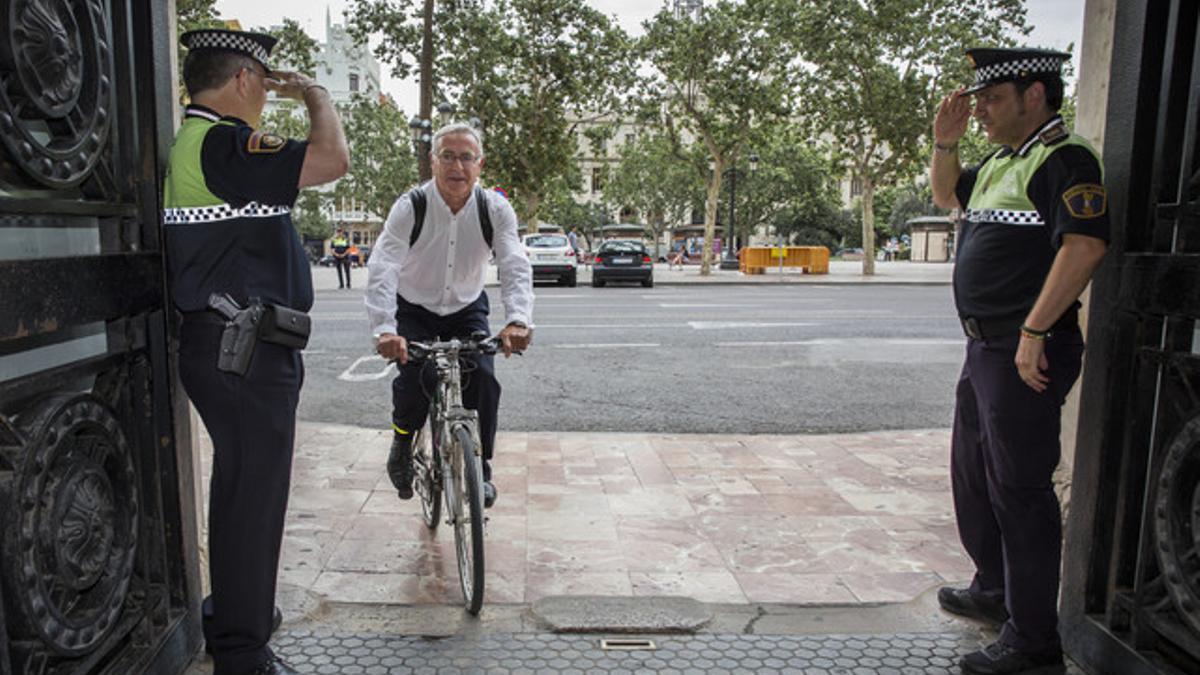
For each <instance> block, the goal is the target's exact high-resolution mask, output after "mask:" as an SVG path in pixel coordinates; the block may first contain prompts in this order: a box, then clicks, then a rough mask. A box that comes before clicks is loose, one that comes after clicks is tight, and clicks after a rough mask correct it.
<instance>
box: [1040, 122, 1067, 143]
mask: <svg viewBox="0 0 1200 675" xmlns="http://www.w3.org/2000/svg"><path fill="white" fill-rule="evenodd" d="M1070 135H1071V134H1070V132H1068V131H1067V128H1066V127H1064V126H1063V125H1061V124H1055V125H1054V126H1052V127H1050V128H1049V129H1047V130H1045V131H1043V132H1042V133H1040V134H1038V140H1039V141H1041V142H1042V145H1054V144H1055V143H1058V142H1059V141H1061V140H1063V139H1065V138H1066V137H1067V136H1070Z"/></svg>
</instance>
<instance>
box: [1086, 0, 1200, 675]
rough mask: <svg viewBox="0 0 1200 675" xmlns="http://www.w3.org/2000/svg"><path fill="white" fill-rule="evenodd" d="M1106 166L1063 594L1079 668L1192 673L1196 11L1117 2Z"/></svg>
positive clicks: (1196, 443) (1199, 271)
mask: <svg viewBox="0 0 1200 675" xmlns="http://www.w3.org/2000/svg"><path fill="white" fill-rule="evenodd" d="M1116 5H1117V15H1116V30H1115V31H1114V45H1113V59H1112V62H1113V67H1112V78H1111V81H1110V83H1109V86H1110V91H1111V92H1112V93H1111V96H1110V99H1109V104H1108V120H1107V126H1106V129H1105V143H1104V158H1105V166H1106V168H1107V171H1108V175H1107V180H1108V184H1109V186H1110V199H1109V206H1110V208H1111V209H1112V214H1113V222H1114V226H1115V228H1114V229H1115V231H1114V235H1115V237H1114V240H1113V245H1112V248H1111V249H1110V253H1109V255H1110V260H1109V261H1108V264H1107V265H1106V266H1105V268H1104V269H1103V271H1102V273H1101V274H1100V275H1099V276H1098V277H1097V279H1096V281H1095V284H1094V285H1093V289H1092V294H1093V295H1092V298H1093V300H1092V317H1091V319H1090V325H1091V330H1090V332H1089V346H1088V348H1089V354H1088V364H1089V365H1088V368H1087V372H1086V375H1085V377H1084V381H1083V399H1082V414H1081V416H1080V433H1079V436H1078V440H1079V443H1078V447H1077V450H1076V463H1075V465H1076V470H1075V480H1074V484H1073V487H1072V498H1071V502H1072V514H1071V520H1070V522H1069V524H1068V528H1067V532H1068V541H1067V549H1066V550H1067V559H1066V565H1065V568H1064V582H1063V610H1064V611H1063V625H1064V629H1065V637H1066V642H1067V647H1068V649H1069V651H1071V653H1072V654H1073V655H1074V656H1075V657H1076V658H1077V659H1078V660H1079V661H1081V662H1082V663H1083V664H1085V665H1086V666H1087V667H1088V669H1089V670H1090V671H1091V672H1096V673H1121V674H1122V675H1133V674H1137V673H1159V672H1166V673H1196V672H1200V323H1198V322H1197V319H1200V40H1198V39H1197V37H1198V31H1200V29H1198V26H1200V5H1198V4H1197V3H1195V2H1194V1H1193V0H1170V1H1169V2H1164V1H1161V0H1131V1H1122V2H1119V3H1116Z"/></svg>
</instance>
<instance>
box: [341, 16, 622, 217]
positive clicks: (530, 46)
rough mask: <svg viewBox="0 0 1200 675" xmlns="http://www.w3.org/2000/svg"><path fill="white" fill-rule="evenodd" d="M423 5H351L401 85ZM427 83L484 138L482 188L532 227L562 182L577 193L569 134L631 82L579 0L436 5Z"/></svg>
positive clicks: (355, 31)
mask: <svg viewBox="0 0 1200 675" xmlns="http://www.w3.org/2000/svg"><path fill="white" fill-rule="evenodd" d="M420 10H421V3H420V2H417V1H415V0H355V2H354V3H353V5H352V6H351V7H350V9H349V11H348V12H347V20H348V26H349V28H350V32H351V34H352V35H354V36H355V38H356V39H358V40H359V41H365V40H366V39H367V38H368V37H369V36H372V35H380V34H381V35H382V36H383V40H382V41H381V42H380V43H379V44H378V46H377V47H376V48H375V55H376V56H377V57H378V58H379V59H380V60H381V61H383V62H385V63H388V64H390V65H391V66H392V71H393V73H395V74H396V75H397V76H401V77H403V76H406V75H408V74H410V73H412V72H413V70H414V69H415V68H416V66H417V59H418V57H419V53H418V52H419V49H420V43H421V40H420V35H421V23H420V21H421V12H420ZM434 30H435V40H434V43H435V45H436V59H435V65H434V73H433V82H434V88H435V91H438V92H440V93H439V96H441V97H442V98H445V99H447V100H450V101H453V102H455V104H456V107H457V109H458V111H459V115H460V117H462V118H464V119H466V118H473V119H474V120H475V121H476V122H477V124H478V125H479V126H480V128H481V129H482V131H483V132H484V134H485V141H484V149H485V154H486V156H487V159H486V162H485V165H484V173H483V177H484V180H486V181H488V182H490V183H492V184H494V185H498V186H500V187H502V188H504V190H505V191H506V192H507V193H508V195H509V198H510V199H511V200H512V202H513V206H514V207H515V208H516V210H517V213H518V215H519V216H520V217H521V218H522V220H525V221H528V222H531V223H536V222H537V220H538V217H539V213H540V210H541V207H542V204H543V202H545V201H546V199H547V198H548V197H549V196H551V195H552V194H553V192H554V190H555V189H556V186H558V185H561V183H562V181H564V180H568V179H574V181H575V182H574V184H576V185H577V184H578V179H577V178H576V177H577V175H578V168H577V166H576V163H575V152H576V143H577V141H576V132H577V128H578V126H579V125H580V124H582V123H587V122H592V121H594V120H596V119H600V118H602V117H604V116H605V114H606V113H609V112H611V111H612V110H614V109H615V107H616V105H617V104H618V102H619V101H620V99H621V94H622V93H623V92H624V91H625V90H626V89H627V88H628V87H629V85H630V83H631V82H632V80H633V65H632V60H631V58H630V52H631V48H630V41H629V38H628V36H627V35H626V34H625V33H624V31H622V30H621V29H620V28H619V27H618V26H616V25H615V24H614V23H613V21H612V20H611V19H610V18H608V17H607V16H605V15H604V14H602V13H600V12H598V11H596V10H595V9H592V8H591V7H589V6H588V5H587V4H586V3H585V2H584V0H554V1H550V0H443V1H442V2H439V3H437V5H436V11H435V15H434Z"/></svg>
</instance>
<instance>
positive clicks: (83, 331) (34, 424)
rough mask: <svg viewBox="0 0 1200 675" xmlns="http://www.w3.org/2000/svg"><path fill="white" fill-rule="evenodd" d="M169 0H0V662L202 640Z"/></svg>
mask: <svg viewBox="0 0 1200 675" xmlns="http://www.w3.org/2000/svg"><path fill="white" fill-rule="evenodd" d="M173 12H174V3H173V2H171V1H170V0H167V1H165V2H164V1H163V0H0V675H18V674H19V675H85V674H88V675H91V674H104V675H127V674H130V673H138V672H145V671H150V672H180V671H182V669H183V668H184V666H185V665H186V664H187V663H188V662H189V661H190V659H191V656H192V654H194V652H195V651H196V649H197V647H198V645H199V640H200V635H199V633H200V631H199V617H198V614H199V594H200V589H199V564H198V557H199V555H198V549H197V545H196V544H197V532H196V530H197V522H196V509H195V501H194V492H193V488H194V476H193V475H192V471H193V466H192V463H191V457H190V454H189V452H190V445H189V444H188V440H189V433H190V431H189V429H188V412H187V407H186V405H187V404H186V401H185V400H184V399H183V397H182V396H181V394H180V389H179V386H178V381H177V378H176V376H175V375H174V373H175V372H176V371H175V369H174V368H173V367H172V365H173V364H172V360H173V359H174V358H176V357H175V355H174V354H173V353H172V352H171V350H170V345H171V340H172V334H173V331H174V326H173V323H172V322H171V321H169V320H168V319H169V317H170V307H169V305H168V301H167V298H166V295H165V286H166V284H165V263H164V261H163V254H162V242H161V236H160V228H161V225H160V221H161V188H160V185H159V182H160V176H161V173H162V170H163V166H164V164H165V159H166V152H167V147H168V146H169V143H170V138H171V134H172V127H173V124H172V120H171V118H172V116H173V115H172V109H171V102H172V100H173V99H174V97H175V96H176V92H177V89H176V87H175V86H174V85H173V84H172V78H171V72H170V70H171V54H172V53H173V51H174V49H175V45H174V40H173V39H172V37H171V36H172V35H173V30H172V28H173V26H172V24H171V21H170V14H171V13H173Z"/></svg>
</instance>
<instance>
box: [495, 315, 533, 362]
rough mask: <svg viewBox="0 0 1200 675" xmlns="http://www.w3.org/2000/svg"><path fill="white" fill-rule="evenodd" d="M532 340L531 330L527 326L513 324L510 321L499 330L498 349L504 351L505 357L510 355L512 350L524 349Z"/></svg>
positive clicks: (520, 350)
mask: <svg viewBox="0 0 1200 675" xmlns="http://www.w3.org/2000/svg"><path fill="white" fill-rule="evenodd" d="M532 341H533V331H532V330H530V329H529V328H522V327H520V326H514V325H513V324H511V323H510V324H508V325H507V326H505V327H504V330H501V331H500V350H501V351H503V352H504V356H505V358H507V357H509V356H512V355H513V352H523V351H525V350H526V349H528V348H529V343H530V342H532Z"/></svg>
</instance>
